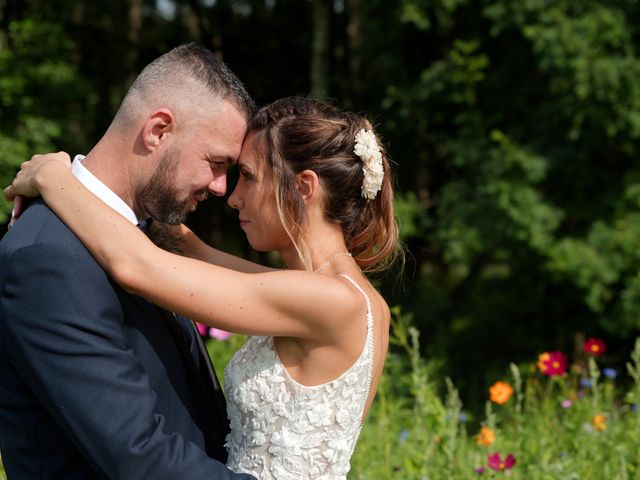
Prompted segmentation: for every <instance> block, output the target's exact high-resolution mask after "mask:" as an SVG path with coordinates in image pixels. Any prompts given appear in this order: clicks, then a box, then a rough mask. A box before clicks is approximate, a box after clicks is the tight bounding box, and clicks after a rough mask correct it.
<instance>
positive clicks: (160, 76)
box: [116, 43, 255, 123]
mask: <svg viewBox="0 0 640 480" xmlns="http://www.w3.org/2000/svg"><path fill="white" fill-rule="evenodd" d="M190 80H195V81H196V82H197V83H198V84H200V85H201V86H202V87H203V88H204V91H205V92H208V93H210V94H211V95H212V98H217V99H219V100H226V101H229V102H231V103H233V104H234V105H235V106H236V107H237V108H238V109H239V110H240V111H241V112H243V113H244V114H245V115H246V117H247V118H250V117H251V115H252V114H253V111H254V109H255V104H254V101H253V99H252V98H251V96H250V95H249V93H248V92H247V90H246V89H245V87H244V85H243V84H242V82H241V81H240V79H239V78H238V77H237V76H236V75H235V74H234V73H233V72H232V71H231V70H230V69H229V67H227V66H226V65H225V64H224V62H223V61H222V60H220V59H219V58H218V57H217V56H216V55H215V54H214V53H213V52H211V51H210V50H207V49H206V48H203V47H201V46H200V45H197V44H195V43H188V44H184V45H180V46H178V47H176V48H174V49H172V50H170V51H169V52H167V53H165V54H164V55H161V56H160V57H158V58H156V59H155V60H154V61H152V62H151V63H150V64H148V65H147V66H146V67H145V68H144V69H143V70H142V72H140V74H139V75H138V77H137V78H136V80H135V81H134V82H133V84H132V85H131V88H130V89H129V91H128V92H127V95H126V96H125V98H124V100H123V101H122V105H121V106H120V109H119V110H118V113H117V114H116V118H117V117H124V118H122V120H124V121H125V122H127V120H130V119H131V118H132V116H133V111H134V109H136V107H137V105H135V104H136V103H137V101H136V99H138V98H142V99H150V98H154V97H156V96H158V95H164V96H167V97H170V96H171V95H172V94H173V95H181V93H182V92H183V91H184V89H185V88H189V87H188V85H185V82H188V81H190ZM127 123H128V122H127Z"/></svg>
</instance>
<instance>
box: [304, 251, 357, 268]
mask: <svg viewBox="0 0 640 480" xmlns="http://www.w3.org/2000/svg"><path fill="white" fill-rule="evenodd" d="M350 256H351V254H350V253H349V252H340V253H336V254H335V255H332V256H331V257H330V258H329V260H327V261H326V262H324V263H323V264H322V265H320V266H319V267H318V268H316V269H315V270H314V271H313V273H318V272H319V271H320V270H322V269H323V268H326V267H328V266H329V265H331V264H332V263H333V261H334V260H335V259H336V258H338V257H350Z"/></svg>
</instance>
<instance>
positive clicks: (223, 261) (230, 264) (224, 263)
mask: <svg viewBox="0 0 640 480" xmlns="http://www.w3.org/2000/svg"><path fill="white" fill-rule="evenodd" d="M147 236H148V237H149V238H150V239H151V241H153V243H155V244H156V245H157V246H159V247H160V248H162V249H164V250H167V251H169V252H173V253H177V254H178V255H183V256H185V257H189V258H194V259H196V260H202V261H203V262H207V263H212V264H213V265H218V266H220V267H225V268H230V269H231V270H236V271H238V272H245V273H260V272H270V271H273V270H274V269H272V268H269V267H265V266H264V265H260V264H259V263H254V262H250V261H249V260H245V259H243V258H240V257H236V256H235V255H231V254H229V253H226V252H223V251H222V250H218V249H217V248H213V247H212V246H210V245H207V244H206V243H205V242H203V241H202V240H201V239H200V238H199V237H198V236H197V235H196V234H195V233H193V232H192V231H191V230H190V229H189V228H188V227H187V226H186V225H167V224H164V223H160V222H152V223H151V228H150V229H149V231H148V232H147Z"/></svg>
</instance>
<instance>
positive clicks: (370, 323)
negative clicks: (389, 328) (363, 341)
mask: <svg viewBox="0 0 640 480" xmlns="http://www.w3.org/2000/svg"><path fill="white" fill-rule="evenodd" d="M338 275H339V276H341V277H344V278H346V279H347V280H349V282H351V284H352V285H353V286H354V287H356V288H357V289H358V291H359V292H360V293H361V294H362V295H363V296H364V299H365V300H366V301H367V341H368V340H369V337H371V338H373V312H372V311H371V300H369V296H368V295H367V294H366V292H365V291H364V289H363V288H362V287H361V286H360V285H358V284H357V283H356V281H355V280H354V279H353V278H351V277H350V276H349V275H347V274H346V273H339V274H338Z"/></svg>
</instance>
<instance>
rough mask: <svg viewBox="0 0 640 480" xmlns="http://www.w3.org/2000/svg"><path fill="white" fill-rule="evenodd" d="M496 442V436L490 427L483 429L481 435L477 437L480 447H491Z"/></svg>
mask: <svg viewBox="0 0 640 480" xmlns="http://www.w3.org/2000/svg"><path fill="white" fill-rule="evenodd" d="M495 441H496V434H495V433H493V430H491V429H490V428H489V427H482V428H481V429H480V433H478V435H476V443H477V444H478V445H484V446H487V445H491V444H492V443H493V442H495Z"/></svg>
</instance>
